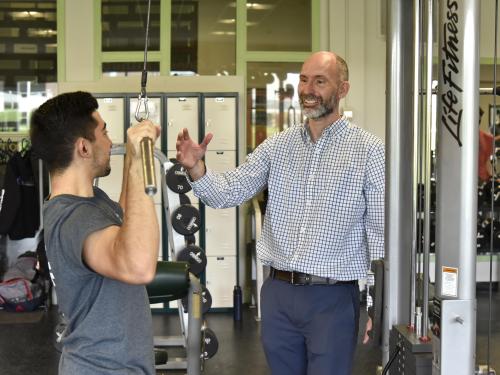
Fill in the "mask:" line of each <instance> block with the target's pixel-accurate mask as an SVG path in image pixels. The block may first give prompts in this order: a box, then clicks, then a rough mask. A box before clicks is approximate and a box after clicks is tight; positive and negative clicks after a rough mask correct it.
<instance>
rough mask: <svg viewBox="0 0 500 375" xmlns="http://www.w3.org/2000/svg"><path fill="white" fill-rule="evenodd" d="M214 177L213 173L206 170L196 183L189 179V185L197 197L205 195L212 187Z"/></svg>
mask: <svg viewBox="0 0 500 375" xmlns="http://www.w3.org/2000/svg"><path fill="white" fill-rule="evenodd" d="M212 177H213V172H212V171H211V170H210V169H208V168H206V170H205V174H204V175H203V176H202V177H200V178H199V179H197V180H196V181H193V180H192V179H191V178H188V179H187V180H188V182H189V185H191V187H192V188H193V192H194V194H195V195H198V194H200V193H203V192H204V191H207V190H208V189H209V188H210V187H211V186H212Z"/></svg>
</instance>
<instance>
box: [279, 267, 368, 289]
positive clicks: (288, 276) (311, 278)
mask: <svg viewBox="0 0 500 375" xmlns="http://www.w3.org/2000/svg"><path fill="white" fill-rule="evenodd" d="M269 276H270V277H271V278H272V279H276V280H281V281H286V282H287V283H290V284H292V285H346V284H349V285H356V284H357V283H358V281H357V280H346V281H345V280H335V279H330V278H328V277H320V276H315V275H310V274H308V273H302V272H297V271H293V272H290V271H281V270H277V269H276V268H273V267H271V272H270V274H269Z"/></svg>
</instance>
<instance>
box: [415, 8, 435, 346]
mask: <svg viewBox="0 0 500 375" xmlns="http://www.w3.org/2000/svg"><path fill="white" fill-rule="evenodd" d="M432 3H433V1H432V0H428V1H427V54H426V57H427V62H426V70H427V71H426V77H425V78H426V91H427V94H426V106H425V108H426V110H425V127H424V135H425V136H424V155H423V159H424V168H423V169H424V205H425V207H424V260H423V280H422V281H423V296H422V317H421V319H422V322H421V325H420V328H421V331H420V332H418V334H419V335H420V337H422V338H427V330H428V324H427V321H428V316H429V263H430V261H429V254H430V227H431V128H432V46H433V43H432V31H433V29H432V19H433V12H432Z"/></svg>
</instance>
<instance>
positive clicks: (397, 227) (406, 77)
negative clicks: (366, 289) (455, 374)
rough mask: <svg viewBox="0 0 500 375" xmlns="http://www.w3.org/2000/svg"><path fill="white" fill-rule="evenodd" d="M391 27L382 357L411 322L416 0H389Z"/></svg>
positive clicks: (384, 360) (388, 62)
mask: <svg viewBox="0 0 500 375" xmlns="http://www.w3.org/2000/svg"><path fill="white" fill-rule="evenodd" d="M387 9H388V17H387V19H388V33H387V36H388V38H387V82H386V87H387V100H386V114H387V115H386V142H387V143H386V144H387V146H386V193H385V203H386V211H385V243H386V245H385V246H386V257H385V272H384V273H385V275H386V277H385V280H384V284H385V285H384V296H385V301H384V314H383V315H384V319H383V336H382V344H383V348H382V353H383V363H386V362H387V361H388V359H389V331H390V329H391V328H392V327H393V326H394V325H396V324H403V323H404V324H408V323H409V322H410V309H409V306H410V294H409V293H408V291H409V290H410V280H411V260H410V257H411V248H412V220H413V218H412V192H413V187H412V179H413V172H414V171H413V162H412V154H413V129H412V127H411V126H408V124H412V122H413V111H412V108H413V99H412V98H413V91H414V87H413V59H414V57H413V54H414V51H413V33H414V30H413V29H412V28H411V27H408V25H411V24H412V23H413V14H412V12H413V1H412V0H389V1H388V4H387Z"/></svg>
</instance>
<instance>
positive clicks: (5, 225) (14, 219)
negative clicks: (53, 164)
mask: <svg viewBox="0 0 500 375" xmlns="http://www.w3.org/2000/svg"><path fill="white" fill-rule="evenodd" d="M33 162H34V160H33V158H32V156H31V151H30V150H28V151H26V152H24V153H20V152H16V153H15V154H14V155H13V156H12V157H11V158H10V160H9V161H8V163H7V170H6V172H5V181H4V189H5V191H4V195H3V201H2V206H1V207H0V234H8V235H9V237H10V239H12V240H20V239H23V238H28V237H34V236H35V234H36V232H37V230H38V229H39V227H40V208H39V199H38V186H37V185H38V184H37V181H36V179H35V174H34V173H33V171H34V168H33Z"/></svg>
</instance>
